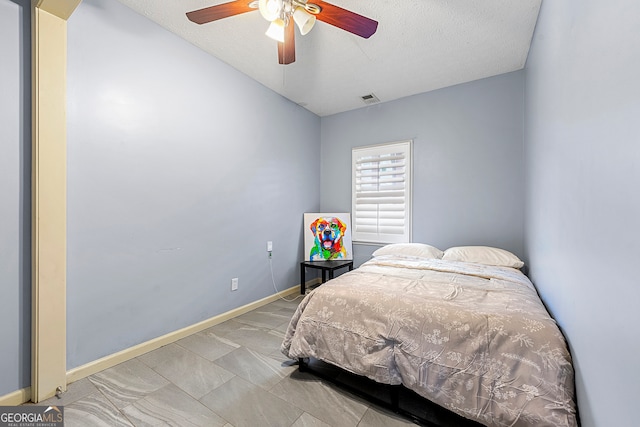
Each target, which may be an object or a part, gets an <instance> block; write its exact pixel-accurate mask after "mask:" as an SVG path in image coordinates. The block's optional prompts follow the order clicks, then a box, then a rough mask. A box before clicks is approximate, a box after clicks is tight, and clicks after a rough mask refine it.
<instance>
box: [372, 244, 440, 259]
mask: <svg viewBox="0 0 640 427" xmlns="http://www.w3.org/2000/svg"><path fill="white" fill-rule="evenodd" d="M443 253H444V252H442V251H441V250H440V249H438V248H436V247H433V246H431V245H425V244H424V243H392V244H390V245H387V246H383V247H381V248H380V249H376V251H375V252H374V253H373V256H382V255H395V256H408V257H419V258H428V259H440V258H442V254H443Z"/></svg>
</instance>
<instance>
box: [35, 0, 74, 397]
mask: <svg viewBox="0 0 640 427" xmlns="http://www.w3.org/2000/svg"><path fill="white" fill-rule="evenodd" d="M81 1H82V0H32V7H31V13H32V19H31V22H32V64H33V69H32V76H33V77H32V78H33V81H32V89H33V91H32V92H33V99H32V106H33V111H32V126H33V141H32V153H33V154H32V190H31V191H32V269H33V272H32V274H33V276H32V338H31V343H32V346H31V362H32V363H31V393H30V394H31V400H32V401H33V402H36V403H37V402H39V401H41V400H44V399H47V398H49V397H51V396H53V395H54V394H56V391H57V390H60V391H64V390H66V388H67V383H66V332H67V331H66V263H67V261H66V255H67V253H66V252H67V232H66V223H67V214H66V204H67V197H66V193H67V167H66V162H67V149H66V143H67V141H66V140H67V135H66V124H67V122H66V79H67V76H66V70H67V19H69V17H70V16H71V14H72V13H73V11H74V10H75V9H76V7H77V6H78V5H79V4H80V2H81Z"/></svg>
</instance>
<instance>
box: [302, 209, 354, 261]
mask: <svg viewBox="0 0 640 427" xmlns="http://www.w3.org/2000/svg"><path fill="white" fill-rule="evenodd" d="M307 215H308V214H305V217H306V216H307ZM318 215H319V216H317V217H316V218H314V219H311V218H306V219H305V223H306V224H307V227H308V231H310V232H311V233H312V234H313V243H312V245H311V248H310V249H309V248H308V246H309V244H307V251H308V254H309V260H310V261H330V260H348V259H351V249H350V247H351V240H350V237H349V238H348V239H347V230H348V227H349V220H348V214H347V218H346V220H343V219H341V218H340V217H339V216H338V215H335V216H330V214H326V216H325V215H323V214H318ZM343 218H344V217H343ZM309 221H311V222H310V223H309ZM308 231H307V232H308ZM348 234H349V236H350V234H351V233H348ZM306 241H308V239H306ZM309 243H311V242H309Z"/></svg>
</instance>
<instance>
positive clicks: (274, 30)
mask: <svg viewBox="0 0 640 427" xmlns="http://www.w3.org/2000/svg"><path fill="white" fill-rule="evenodd" d="M284 26H285V25H284V21H283V20H282V19H275V20H273V21H271V24H269V28H267V32H266V33H265V34H266V35H267V36H268V37H270V38H272V39H274V40H275V41H279V42H280V43H284Z"/></svg>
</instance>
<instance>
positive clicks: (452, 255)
mask: <svg viewBox="0 0 640 427" xmlns="http://www.w3.org/2000/svg"><path fill="white" fill-rule="evenodd" d="M487 254H488V255H487ZM505 257H506V258H505ZM470 261H471V262H470ZM521 266H522V262H521V261H520V260H518V259H517V257H515V255H513V254H511V253H509V252H507V251H502V250H500V249H496V248H487V247H458V248H451V249H449V250H447V251H445V252H442V251H439V250H438V249H436V248H433V247H432V246H429V245H421V244H404V245H389V246H388V247H384V248H382V249H380V250H378V251H376V252H374V256H373V258H372V259H371V260H369V261H367V262H366V263H364V264H362V265H361V266H360V267H359V268H357V269H355V270H353V271H351V272H348V273H345V274H343V275H341V276H339V277H338V278H336V279H333V280H330V281H329V282H327V283H325V284H323V285H322V286H319V287H318V288H316V289H314V290H313V291H311V292H310V293H309V294H307V296H306V297H305V298H304V299H303V301H302V302H301V303H300V305H299V306H298V308H297V310H296V312H295V314H294V316H293V318H292V319H291V322H290V324H289V327H288V329H287V332H286V335H285V339H284V341H283V343H282V348H281V350H282V352H283V353H284V354H285V355H286V356H287V357H290V358H292V359H302V358H316V359H319V360H321V361H324V362H328V363H330V364H332V365H335V366H338V367H340V368H342V369H344V370H346V371H348V372H351V373H354V374H357V375H361V376H364V377H367V378H369V379H371V380H374V381H376V382H378V383H383V384H391V385H400V384H401V385H402V386H404V387H406V388H408V389H410V390H413V391H414V392H415V393H417V394H419V395H420V396H422V397H424V398H426V399H427V400H429V401H431V402H434V403H436V404H437V405H440V406H442V407H444V408H446V409H448V410H450V411H452V412H454V413H456V414H459V415H461V416H463V417H465V418H468V419H471V420H475V421H477V422H479V423H481V424H483V425H487V426H536V427H542V426H569V427H573V426H577V425H578V422H577V416H576V405H575V400H574V379H573V378H574V373H573V367H572V364H571V357H570V354H569V351H568V349H567V345H566V342H565V339H564V337H563V335H562V333H561V332H560V330H559V328H558V327H557V325H556V323H555V321H554V320H553V319H552V318H551V316H550V315H549V313H548V312H547V310H546V309H545V307H544V305H543V304H542V302H541V301H540V298H539V297H538V294H537V292H536V290H535V288H534V286H533V285H532V283H531V282H530V281H529V279H528V278H527V277H526V276H525V275H524V274H523V273H522V272H521V271H520V270H519V269H518V268H519V267H521Z"/></svg>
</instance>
